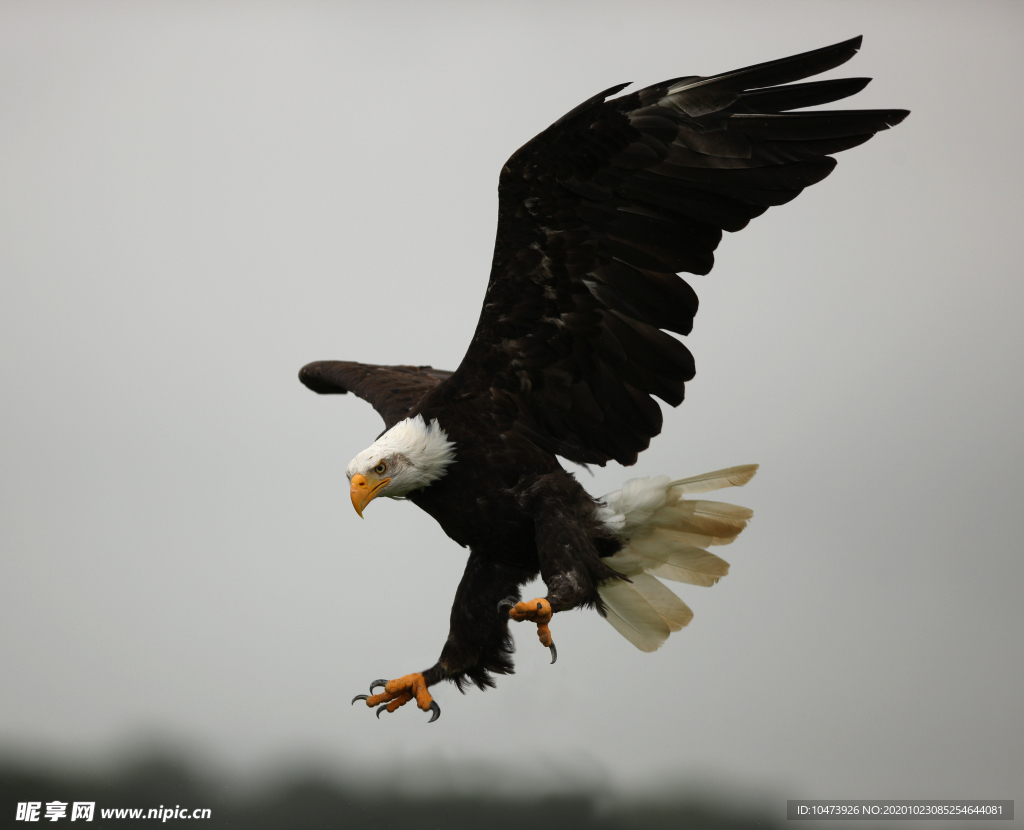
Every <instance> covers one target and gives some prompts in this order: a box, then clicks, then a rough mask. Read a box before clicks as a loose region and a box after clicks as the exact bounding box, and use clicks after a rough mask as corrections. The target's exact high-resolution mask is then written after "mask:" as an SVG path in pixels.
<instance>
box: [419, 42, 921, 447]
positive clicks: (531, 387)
mask: <svg viewBox="0 0 1024 830" xmlns="http://www.w3.org/2000/svg"><path fill="white" fill-rule="evenodd" d="M860 42H861V39H860V38H859V37H858V38H854V39H853V40H849V41H846V42H844V43H840V44H837V45H835V46H829V47H826V48H824V49H818V50H815V51H812V52H806V53H804V54H801V55H795V56H793V57H790V58H785V59H783V60H778V61H772V62H770V63H763V64H758V65H756V66H751V67H747V68H745V69H740V70H737V71H734V72H728V73H725V74H723V75H716V76H714V77H710V78H700V77H689V78H678V79H675V80H672V81H666V82H665V83H661V84H657V85H655V86H652V87H648V88H646V89H643V90H640V91H638V92H634V93H631V94H629V95H625V96H623V97H620V98H616V99H614V100H611V101H608V100H606V98H607V96H609V95H612V94H614V93H616V92H619V91H620V90H621V89H622V88H623V86H625V85H623V86H617V87H613V88H612V89H609V90H607V91H605V92H603V93H601V94H600V95H597V96H595V97H593V98H591V99H590V100H589V101H586V102H585V103H583V104H581V105H580V106H578V107H576V109H574V110H572V111H571V112H569V113H568V114H567V115H565V116H564V117H563V118H561V119H559V120H558V121H557V122H555V123H554V124H553V125H552V126H551V127H549V128H548V129H547V130H545V131H544V132H542V133H541V134H540V135H538V136H537V137H536V138H534V139H533V140H532V141H530V142H529V143H527V144H526V145H525V146H523V147H522V148H521V149H520V150H518V151H517V152H516V153H515V154H514V155H513V156H512V157H511V158H510V159H509V160H508V162H507V163H506V165H505V167H504V168H503V169H502V172H501V178H500V182H499V186H498V192H499V218H498V235H497V243H496V246H495V251H494V261H493V265H492V271H491V277H490V283H489V285H488V288H487V294H486V297H485V299H484V306H483V311H482V313H481V315H480V321H479V323H478V325H477V329H476V332H475V334H474V336H473V340H472V342H471V344H470V347H469V350H468V351H467V353H466V355H465V357H464V359H463V361H462V364H461V365H460V366H459V368H458V369H457V370H456V372H455V375H454V376H453V377H452V379H451V380H450V381H449V382H448V383H449V384H454V385H456V386H457V388H458V392H459V395H460V396H466V395H475V396H478V398H479V399H480V400H481V401H492V400H494V401H497V402H498V406H499V408H500V410H501V413H502V418H501V420H503V421H505V422H506V423H507V424H511V425H513V426H512V428H513V429H515V430H518V431H520V432H522V433H524V434H526V435H527V436H529V437H530V438H531V439H532V440H533V441H534V442H535V443H536V444H538V445H539V446H541V447H543V448H545V449H547V450H548V451H550V452H554V453H558V454H560V455H563V456H565V457H566V458H569V459H571V460H573V461H578V462H582V463H595V464H604V463H605V462H606V461H608V460H610V459H614V460H616V461H618V462H620V463H622V464H632V463H634V462H635V461H636V458H637V453H639V452H640V451H641V450H644V449H646V448H647V446H648V444H649V443H650V439H651V438H652V437H653V436H655V435H657V434H658V433H659V432H660V431H661V423H662V419H661V409H660V407H659V406H658V404H657V402H656V401H655V400H654V399H653V398H652V397H651V396H652V395H656V396H658V397H659V398H661V399H662V400H663V401H665V402H666V403H669V404H671V405H673V406H676V405H678V404H679V403H680V402H681V401H682V399H683V386H684V384H685V382H686V381H687V380H690V379H691V378H692V377H693V375H694V365H693V359H692V357H691V355H690V353H689V351H688V350H687V349H686V347H685V346H683V345H682V343H680V342H679V341H678V340H676V339H675V338H673V337H671V336H670V335H668V334H665V333H664V332H663V331H660V329H667V330H669V331H674V332H678V333H680V334H687V333H689V331H690V328H691V325H692V321H693V315H694V313H695V312H696V310H697V297H696V295H695V294H694V292H693V290H692V289H691V288H690V286H689V285H687V283H686V282H684V281H683V280H682V279H680V278H679V277H677V276H676V272H679V271H688V272H690V273H694V274H706V273H707V272H708V271H710V270H711V266H712V264H713V262H714V255H713V251H714V250H715V247H716V246H717V245H718V243H719V241H720V240H721V237H722V231H723V230H727V231H737V230H739V229H741V228H743V227H744V226H745V225H746V224H747V222H748V221H749V220H750V219H751V218H753V217H755V216H759V215H760V214H762V213H764V212H765V211H766V210H767V209H768V208H769V207H770V206H772V205H780V204H783V203H784V202H788V201H789V200H790V199H793V198H795V197H796V196H797V195H798V194H799V193H800V191H801V190H802V189H803V188H805V187H807V186H808V185H811V184H814V183H816V182H818V181H820V180H821V179H823V178H825V176H827V175H828V174H829V173H830V172H831V171H832V168H833V167H834V166H835V164H836V162H835V160H834V159H832V158H830V155H831V154H833V153H836V152H839V151H840V150H845V149H848V148H850V147H854V146H856V145H857V144H861V143H863V142H865V141H867V140H868V139H869V138H871V136H872V135H874V134H875V133H876V132H878V131H879V130H884V129H886V128H888V127H891V126H893V125H895V124H898V123H899V122H900V121H902V120H903V118H904V117H905V116H906V115H907V112H906V111H905V110H860V111H827V112H806V113H790V112H788V111H789V110H793V109H797V108H801V107H808V106H816V105H821V104H827V103H830V102H832V101H836V100H839V99H841V98H844V97H846V96H848V95H852V94H854V93H856V92H858V91H859V90H861V89H863V87H864V86H865V84H867V82H868V80H867V79H863V78H854V79H844V80H832V81H819V82H813V83H804V84H792V85H789V86H778V85H779V84H791V82H793V81H797V80H800V79H802V78H806V77H808V76H811V75H815V74H817V73H819V72H824V71H825V70H828V69H831V68H833V67H835V66H838V65H840V64H842V63H844V62H845V61H847V60H849V59H850V58H851V57H853V55H854V54H855V53H856V52H857V49H858V48H859V47H860ZM441 393H442V390H440V389H439V390H437V394H441ZM432 397H433V396H432Z"/></svg>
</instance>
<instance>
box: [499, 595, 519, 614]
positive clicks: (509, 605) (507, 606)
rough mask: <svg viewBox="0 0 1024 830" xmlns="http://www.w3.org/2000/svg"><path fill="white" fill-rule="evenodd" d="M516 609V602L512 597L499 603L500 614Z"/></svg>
mask: <svg viewBox="0 0 1024 830" xmlns="http://www.w3.org/2000/svg"><path fill="white" fill-rule="evenodd" d="M515 607H516V601H515V600H514V599H512V597H505V599H503V600H502V601H501V602H499V603H498V613H499V614H500V613H501V612H502V611H504V612H505V613H506V614H507V613H508V612H509V611H511V610H512V609H513V608H515Z"/></svg>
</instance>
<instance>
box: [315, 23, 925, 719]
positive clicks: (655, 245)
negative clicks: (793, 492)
mask: <svg viewBox="0 0 1024 830" xmlns="http://www.w3.org/2000/svg"><path fill="white" fill-rule="evenodd" d="M860 43H861V39H860V38H859V37H858V38H854V39H853V40H848V41H846V42H844V43H839V44H836V45H834V46H829V47H826V48H824V49H817V50H815V51H812V52H806V53H803V54H800V55H794V56H793V57H789V58H784V59H782V60H777V61H771V62H769V63H762V64H757V65H755V66H750V67H747V68H745V69H739V70H736V71H734V72H727V73H724V74H722V75H715V76H712V77H706V78H705V77H685V78H676V79H673V80H670V81H665V82H664V83H660V84H655V85H654V86H650V87H647V88H645V89H642V90H639V91H637V92H632V93H629V94H626V95H622V96H620V97H618V98H610V96H612V95H615V94H616V93H618V92H620V91H621V90H622V89H623V88H624V87H625V86H626V85H625V84H624V85H620V86H616V87H612V88H611V89H609V90H606V91H605V92H602V93H600V94H599V95H596V96H594V97H593V98H590V99H589V100H587V101H585V102H584V103H582V104H580V105H579V106H578V107H576V108H575V109H573V110H571V111H570V112H569V113H567V114H566V115H564V116H563V117H562V118H560V119H559V120H558V121H556V122H555V123H554V124H552V125H551V126H550V127H548V128H547V129H546V130H544V132H542V133H540V134H539V135H538V136H537V137H535V138H534V139H533V140H531V141H530V142H528V143H527V144H525V145H524V146H523V147H521V148H520V149H519V150H517V151H516V152H515V153H514V154H513V155H512V157H511V158H510V159H509V160H508V161H507V162H506V164H505V166H504V167H503V168H502V171H501V176H500V179H499V183H498V199H499V202H498V234H497V241H496V244H495V250H494V260H493V263H492V267H491V276H490V282H489V283H488V286H487V293H486V295H485V297H484V305H483V310H482V311H481V314H480V320H479V323H478V324H477V328H476V331H475V333H474V335H473V339H472V341H471V342H470V344H469V349H468V350H467V352H466V355H465V357H464V358H463V359H462V363H461V364H460V365H459V367H458V369H456V370H455V371H454V372H447V371H442V370H438V369H433V368H431V367H429V366H372V365H366V364H360V363H349V362H341V361H321V362H317V363H311V364H309V365H308V366H305V367H304V368H303V369H302V371H301V372H300V373H299V377H300V379H301V380H302V382H303V383H304V384H306V386H308V387H309V388H310V389H312V390H313V391H315V392H319V393H324V394H331V393H345V392H352V393H354V394H356V395H358V396H359V397H362V398H364V399H365V400H367V401H369V402H370V403H371V404H372V405H373V407H374V408H375V409H376V410H377V412H378V413H380V415H381V417H382V418H383V419H384V424H385V428H386V429H385V432H384V433H383V434H382V435H381V436H380V437H379V438H378V439H377V440H376V441H375V442H374V443H373V444H372V445H371V446H369V447H368V448H367V449H365V450H364V451H363V452H361V453H359V455H357V456H356V457H355V458H354V459H353V460H352V462H351V463H350V464H349V466H348V469H347V475H348V478H349V481H350V485H351V487H350V489H351V498H352V504H353V506H354V507H355V509H356V511H357V512H358V513H359V515H360V516H362V515H363V511H364V510H365V509H366V508H367V506H368V505H369V503H370V502H371V501H372V500H373V499H375V498H377V497H379V496H388V497H391V498H399V497H402V498H406V499H408V500H410V501H412V502H413V503H415V504H416V505H417V506H419V507H420V508H422V509H423V510H425V511H427V512H428V513H429V514H430V515H431V516H433V517H434V518H435V519H436V520H437V521H438V523H439V524H440V525H441V527H442V528H443V529H444V531H445V533H447V534H448V536H450V537H451V538H452V539H454V540H455V541H456V542H457V543H459V544H460V545H462V546H463V547H466V548H468V549H469V560H468V562H467V564H466V570H465V573H464V575H463V577H462V581H461V583H460V584H459V587H458V590H457V591H456V594H455V602H454V605H453V607H452V613H451V629H450V633H449V635H448V639H447V641H446V642H445V645H444V647H443V649H442V651H441V655H440V657H439V659H438V661H437V662H436V663H435V664H434V665H432V666H430V667H429V668H427V669H425V670H424V671H421V672H415V673H412V674H408V675H405V676H402V677H399V678H397V679H392V680H377V681H374V682H373V683H372V684H371V686H370V692H371V694H370V695H358V696H357V697H356V698H355V700H365V701H366V704H367V705H368V706H371V707H377V714H378V716H379V715H380V713H381V712H382V711H384V710H386V711H389V712H394V711H396V710H397V709H398V707H400V706H401V705H403V704H405V703H407V702H408V701H410V700H413V699H415V700H416V702H417V705H418V706H419V707H420V708H421V709H423V710H425V711H431V712H432V714H431V720H435V719H436V718H437V717H438V715H439V714H440V709H439V707H438V705H437V702H436V701H434V699H433V696H432V695H431V693H430V691H429V687H431V686H433V685H434V684H436V683H438V682H440V681H441V680H450V681H452V682H454V683H455V684H457V685H458V686H459V688H462V687H463V686H464V684H465V683H466V682H467V681H470V682H473V683H475V684H476V685H477V686H479V687H480V688H484V687H486V686H493V685H494V679H493V675H494V674H506V673H509V672H511V671H512V660H511V653H512V641H511V638H510V636H509V627H508V623H509V620H515V621H531V622H534V623H536V624H537V631H538V636H539V638H540V640H541V642H542V643H543V644H544V645H546V646H548V647H549V648H550V649H551V653H552V662H554V657H555V656H556V654H557V653H556V651H555V647H554V643H553V642H552V639H551V632H550V627H549V624H550V621H551V616H552V614H555V613H557V612H559V611H565V610H568V609H570V608H574V607H577V606H581V605H582V606H593V607H595V608H596V609H597V610H598V611H599V612H600V613H601V614H603V615H605V616H606V617H607V619H608V620H609V622H611V623H612V625H613V626H614V627H615V628H616V629H617V630H618V631H619V632H620V633H622V634H623V635H624V636H625V637H626V638H627V639H629V640H630V642H632V643H633V644H634V645H636V646H637V647H638V648H641V649H643V650H645V651H653V650H654V649H656V648H658V646H660V645H661V644H662V642H664V640H665V638H667V637H668V635H669V633H671V632H672V631H677V630H679V628H681V627H682V626H684V625H686V624H687V623H688V622H689V620H690V618H691V617H692V612H691V611H690V609H689V608H688V607H687V606H686V605H685V603H683V602H682V600H680V599H679V598H678V597H677V596H676V595H675V594H674V593H673V592H672V591H671V590H669V589H668V588H667V587H666V586H665V585H664V584H663V583H662V582H661V581H660V579H669V580H676V581H683V582H687V583H690V584H695V585H712V584H714V583H715V582H717V581H718V579H719V578H720V577H721V576H724V575H725V574H726V573H727V572H728V564H727V563H726V562H725V561H724V560H722V559H720V558H719V557H718V556H716V555H714V554H712V553H710V552H709V551H708V550H707V548H708V547H710V546H714V545H723V544H728V543H729V542H732V541H733V539H735V538H736V536H737V535H738V534H739V532H740V531H741V530H742V529H743V527H744V526H745V525H746V522H747V520H748V519H749V518H750V515H751V514H750V511H748V510H746V509H745V508H740V507H736V506H734V505H729V504H723V503H718V502H709V501H695V500H689V499H685V498H683V496H684V495H688V494H694V493H702V492H706V491H710V490H715V489H720V488H722V487H729V486H737V485H742V484H745V483H746V482H747V481H749V480H750V478H751V477H752V476H753V475H754V472H755V470H756V465H746V466H742V467H733V468H729V469H727V470H720V471H717V472H715V473H708V474H705V475H702V476H695V477H692V478H689V479H683V480H679V481H671V480H670V479H669V478H668V477H667V476H666V477H661V478H651V479H634V480H633V481H631V482H628V483H627V484H626V485H625V486H624V487H623V489H622V490H621V491H619V492H617V493H613V494H610V495H609V496H606V497H604V498H603V499H601V500H595V499H594V498H592V497H591V496H590V495H589V494H588V493H587V492H586V491H585V490H584V489H583V488H582V487H581V486H580V484H579V483H578V482H577V481H576V479H575V478H574V477H573V476H572V475H571V474H569V473H567V472H566V471H565V470H563V469H562V467H561V465H560V464H559V462H558V459H557V458H556V455H560V456H563V457H565V458H567V459H570V460H571V461H575V462H578V463H581V464H600V465H603V464H605V463H606V462H608V461H610V460H614V461H617V462H619V463H620V464H624V465H630V464H633V463H634V462H635V461H636V459H637V454H638V453H639V452H641V451H643V450H645V449H646V448H647V447H648V445H649V444H650V440H651V438H652V437H654V436H655V435H657V434H658V433H659V432H660V431H661V427H662V414H661V408H660V406H659V404H658V403H657V402H656V401H655V400H654V398H655V397H657V398H660V399H661V400H662V401H664V402H665V403H668V404H670V405H671V406H677V405H678V404H679V403H681V402H682V400H683V393H684V387H685V384H686V382H687V381H689V380H691V379H692V378H693V376H694V363H693V358H692V356H691V354H690V352H689V350H688V349H687V348H686V347H685V346H684V345H683V344H682V343H681V342H680V341H679V340H678V339H676V338H675V337H673V336H671V335H669V334H666V333H665V332H666V331H671V332H675V333H677V334H682V335H685V334H688V333H689V332H690V329H691V327H692V323H693V316H694V314H695V313H696V311H697V296H696V294H695V293H694V291H693V289H692V288H691V287H690V286H689V284H688V283H687V282H685V281H684V280H683V279H681V278H680V277H679V276H677V274H678V273H679V272H689V273H692V274H706V273H707V272H708V271H710V270H711V267H712V265H713V263H714V250H715V248H716V247H717V246H718V243H719V242H720V241H721V238H722V231H738V230H740V229H742V228H743V227H745V226H746V224H747V223H748V222H749V221H750V220H751V219H752V218H754V217H756V216H760V215H761V214H762V213H764V212H765V211H766V210H767V209H768V208H769V207H771V206H774V205H781V204H784V203H785V202H788V201H789V200H791V199H793V198H795V197H796V196H798V195H799V194H800V191H801V190H803V188H805V187H807V186H808V185H812V184H815V183H817V182H819V181H821V180H822V179H823V178H825V177H826V176H827V175H828V174H829V173H830V172H832V168H833V167H835V164H836V162H835V160H834V159H833V158H832V157H831V156H832V155H833V154H835V153H837V152H839V151H841V150H846V149H849V148H851V147H854V146H856V145H858V144H862V143H863V142H865V141H867V140H868V139H869V138H871V136H873V135H874V134H875V133H876V132H878V131H880V130H884V129H887V128H888V127H891V126H894V125H896V124H898V123H899V122H900V121H902V120H903V119H904V118H905V117H906V115H907V112H906V111H905V110H839V111H836V110H831V111H812V112H793V110H798V109H802V108H804V107H811V106H819V105H823V104H828V103H831V102H833V101H837V100H839V99H842V98H845V97H847V96H849V95H852V94H854V93H856V92H858V91H860V90H861V89H863V88H864V86H865V85H866V84H867V83H868V79H865V78H852V79H841V80H829V81H817V82H810V83H794V82H795V81H800V80H802V79H804V78H807V77H810V76H812V75H816V74H818V73H821V72H824V71H826V70H828V69H832V68H833V67H836V66H839V65H840V64H842V63H844V62H845V61H847V60H849V59H850V58H851V57H853V55H854V54H855V53H856V52H857V50H858V48H859V47H860ZM538 573H539V574H540V576H541V577H542V578H543V580H544V582H545V584H546V586H547V591H548V593H547V596H546V597H543V598H537V599H532V600H529V601H526V602H522V601H520V586H521V585H523V584H525V583H527V582H529V581H530V580H532V579H533V578H535V577H536V576H537V574H538ZM659 578H660V579H659ZM381 686H383V691H382V692H380V693H377V694H373V692H374V690H375V689H376V688H378V687H381ZM353 702H354V701H353Z"/></svg>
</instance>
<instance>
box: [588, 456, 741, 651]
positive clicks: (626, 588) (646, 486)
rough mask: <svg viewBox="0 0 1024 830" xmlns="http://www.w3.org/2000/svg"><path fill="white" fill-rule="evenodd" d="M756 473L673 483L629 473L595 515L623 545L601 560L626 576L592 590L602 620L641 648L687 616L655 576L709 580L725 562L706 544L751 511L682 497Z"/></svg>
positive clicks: (721, 538)
mask: <svg viewBox="0 0 1024 830" xmlns="http://www.w3.org/2000/svg"><path fill="white" fill-rule="evenodd" d="M755 472H757V465H756V464H746V465H743V466H741V467H729V468H728V469H725V470H717V471H715V472H713V473H705V474H704V475H701V476H693V477H692V478H685V479H679V480H678V481H670V480H669V479H668V477H667V476H661V477H658V478H649V479H633V480H631V481H628V482H626V484H625V485H624V486H623V488H622V490H620V491H618V492H616V493H611V494H610V495H608V496H606V497H605V498H604V499H603V500H602V501H603V503H602V504H600V505H599V507H598V510H597V515H598V517H599V518H600V519H601V520H602V521H603V522H604V523H605V525H606V526H607V527H608V528H609V529H611V530H612V531H614V532H615V533H616V534H617V535H618V536H619V537H620V538H621V539H622V540H623V541H624V543H625V544H624V545H623V547H622V549H621V550H620V551H618V552H617V553H616V554H615V555H613V556H610V557H608V558H607V559H605V562H607V564H608V565H609V566H611V567H612V568H614V569H615V570H616V571H618V572H619V573H621V574H623V575H624V576H626V577H627V578H628V579H629V580H630V581H629V582H625V581H623V580H619V579H613V580H609V581H608V582H605V583H604V584H602V585H600V586H599V588H598V591H599V592H600V594H601V599H602V601H603V602H604V605H605V610H606V611H607V617H608V622H609V623H611V624H612V626H613V627H614V628H615V630H616V631H618V632H619V633H620V634H622V636H624V637H625V638H626V639H627V640H629V641H630V642H631V643H633V645H635V646H636V647H637V648H639V649H640V650H641V651H654V650H655V649H657V648H658V647H660V646H661V644H662V643H663V642H664V641H665V640H666V639H667V638H668V635H669V634H670V633H672V632H673V631H678V630H679V629H680V628H682V627H683V626H685V625H686V624H687V623H689V621H690V620H691V619H692V618H693V612H692V611H691V610H690V608H689V607H688V606H687V605H686V604H685V603H684V602H683V601H682V600H680V599H679V597H677V596H676V595H675V594H674V593H673V592H672V591H671V590H670V589H669V588H667V587H666V586H665V585H663V584H662V583H661V582H660V581H659V578H660V579H667V580H672V581H675V582H686V583H689V584H690V585H701V586H705V587H709V586H711V585H714V584H715V583H716V582H718V580H719V579H721V578H722V577H723V576H725V575H726V574H728V573H729V563H728V562H726V561H725V560H724V559H721V558H719V557H718V556H715V554H713V553H710V552H709V551H707V550H706V548H708V547H710V546H712V545H727V544H729V543H731V542H732V541H733V540H734V539H735V538H736V537H737V536H738V535H739V534H740V532H741V531H742V530H743V528H745V527H746V526H747V522H748V521H749V520H750V518H751V517H752V516H753V515H754V514H753V512H752V511H751V510H748V509H747V508H746V507H739V506H737V505H734V504H726V503H724V502H714V501H703V500H699V499H684V498H682V496H683V495H685V494H690V493H704V492H707V491H709V490H718V489H721V488H723V487H738V486H741V485H743V484H746V483H747V482H748V481H750V479H751V478H753V477H754V473H755Z"/></svg>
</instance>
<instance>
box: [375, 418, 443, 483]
mask: <svg viewBox="0 0 1024 830" xmlns="http://www.w3.org/2000/svg"><path fill="white" fill-rule="evenodd" d="M374 448H376V452H377V453H378V454H380V455H389V454H391V453H394V454H397V455H399V456H404V458H405V459H406V461H407V462H408V465H409V467H408V470H407V471H406V472H405V474H404V475H403V476H402V479H403V481H402V490H403V492H401V493H396V494H395V495H398V496H401V495H405V493H408V492H411V491H413V490H419V489H421V488H423V487H427V486H428V485H430V484H432V483H433V482H435V481H437V480H438V479H439V478H441V477H442V476H443V475H444V474H445V473H446V472H447V471H448V466H449V465H450V464H453V463H454V462H455V442H454V441H449V440H448V433H446V432H445V431H444V429H442V428H441V425H440V424H439V423H438V421H437V418H434V419H433V420H432V421H431V422H430V423H429V424H428V423H427V422H426V421H425V420H424V419H423V416H422V415H417V416H416V417H415V418H406V419H405V420H404V421H399V422H398V423H397V424H395V425H394V426H393V427H391V429H389V430H388V431H387V432H385V433H384V434H383V435H382V436H381V437H380V438H378V439H377V441H376V442H375V443H374Z"/></svg>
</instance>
